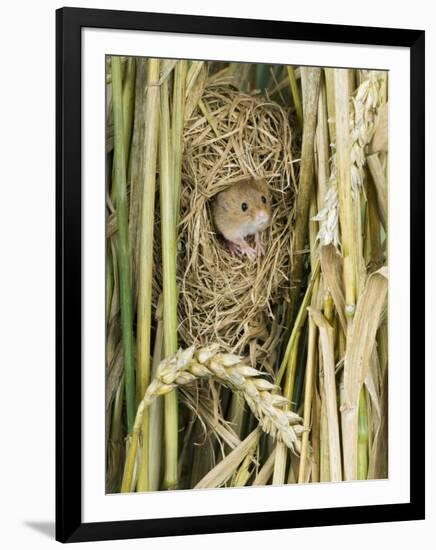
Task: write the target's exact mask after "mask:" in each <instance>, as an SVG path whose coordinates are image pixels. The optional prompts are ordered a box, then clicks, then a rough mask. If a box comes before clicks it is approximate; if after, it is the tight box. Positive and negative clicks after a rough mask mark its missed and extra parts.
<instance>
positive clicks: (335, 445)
mask: <svg viewBox="0 0 436 550" xmlns="http://www.w3.org/2000/svg"><path fill="white" fill-rule="evenodd" d="M308 309H309V315H310V316H311V318H312V319H313V320H314V322H315V323H316V325H317V326H318V329H319V336H320V343H321V350H322V355H323V364H324V384H325V394H326V407H327V425H328V439H329V460H330V478H331V481H342V466H341V445H340V439H339V421H338V403H337V397H336V378H335V360H334V332H333V328H332V327H331V325H330V323H329V322H328V321H327V320H326V318H325V317H324V315H323V314H322V313H321V312H320V311H319V310H317V309H315V308H313V307H309V308H308Z"/></svg>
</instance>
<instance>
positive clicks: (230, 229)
mask: <svg viewBox="0 0 436 550" xmlns="http://www.w3.org/2000/svg"><path fill="white" fill-rule="evenodd" d="M212 216H213V221H214V223H215V227H216V229H217V230H218V231H219V232H220V233H221V235H222V236H223V237H224V238H225V239H226V240H227V242H228V246H229V249H230V251H231V252H233V253H235V254H246V255H247V256H248V257H249V258H254V257H255V256H261V255H262V254H263V253H264V251H263V248H262V244H261V242H260V237H259V232H260V231H263V230H264V229H265V228H266V227H268V225H269V223H270V221H271V197H270V194H269V191H268V186H267V184H266V182H265V180H263V179H255V178H250V180H248V181H243V182H239V183H234V184H233V185H232V186H231V187H229V188H228V189H225V190H224V191H221V193H218V195H217V196H216V197H215V199H214V201H213V203H212ZM248 235H254V239H255V248H251V246H250V245H249V244H248V243H247V242H246V241H245V240H244V238H245V237H247V236H248Z"/></svg>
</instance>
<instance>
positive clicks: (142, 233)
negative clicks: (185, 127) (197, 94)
mask: <svg viewBox="0 0 436 550" xmlns="http://www.w3.org/2000/svg"><path fill="white" fill-rule="evenodd" d="M158 81H159V60H158V59H149V61H148V78H147V85H148V89H147V95H146V98H145V119H146V127H145V139H144V152H143V154H144V166H145V173H144V187H143V193H142V201H141V223H140V228H139V243H140V245H139V246H140V249H139V289H138V314H137V315H138V319H137V362H138V366H137V376H138V392H137V399H138V401H139V400H140V399H142V397H143V396H144V393H145V390H146V389H147V386H148V384H149V379H150V355H151V306H152V284H153V231H154V202H155V200H154V199H155V186H156V167H157V148H158V135H159V134H158V130H159V108H160V107H159V105H160V96H159V87H157V86H156V85H155V84H156V82H158ZM148 415H149V413H148V411H146V412H145V414H144V417H143V421H142V452H141V457H142V459H141V464H140V468H139V474H138V491H147V490H148V471H149V468H148V455H149V451H148V418H149V416H148Z"/></svg>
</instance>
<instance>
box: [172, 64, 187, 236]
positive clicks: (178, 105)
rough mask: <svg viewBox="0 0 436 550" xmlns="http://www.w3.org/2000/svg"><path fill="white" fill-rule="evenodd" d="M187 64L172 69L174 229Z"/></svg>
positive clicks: (178, 202) (177, 217) (176, 212)
mask: <svg viewBox="0 0 436 550" xmlns="http://www.w3.org/2000/svg"><path fill="white" fill-rule="evenodd" d="M186 73H187V62H186V61H178V62H177V65H176V66H175V69H174V90H173V117H172V145H173V174H172V175H173V182H174V214H175V227H177V223H178V220H179V205H180V192H181V185H182V156H183V126H184V122H185V100H186Z"/></svg>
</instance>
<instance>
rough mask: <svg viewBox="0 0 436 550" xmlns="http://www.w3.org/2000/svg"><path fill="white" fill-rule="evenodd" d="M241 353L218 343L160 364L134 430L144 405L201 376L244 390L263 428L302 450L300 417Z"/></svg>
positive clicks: (192, 349)
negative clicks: (233, 352) (223, 348)
mask: <svg viewBox="0 0 436 550" xmlns="http://www.w3.org/2000/svg"><path fill="white" fill-rule="evenodd" d="M245 361H246V360H245V359H244V358H242V357H239V356H238V355H233V354H230V353H222V352H221V350H220V347H219V345H217V344H212V345H210V346H206V347H203V348H199V349H198V350H196V349H195V347H194V346H191V347H189V348H187V349H185V350H183V349H179V350H178V351H177V353H175V354H174V355H172V356H170V357H167V358H166V359H164V360H163V361H161V363H160V364H159V366H158V368H157V371H156V376H155V378H154V380H153V381H152V382H151V384H150V385H149V386H148V388H147V391H146V393H145V395H144V398H143V400H142V401H141V403H140V404H139V407H138V411H137V415H136V419H135V428H136V429H135V428H134V432H135V433H138V431H139V429H140V425H141V417H142V415H143V412H144V409H145V407H147V406H148V405H149V404H150V403H151V402H152V401H153V399H155V398H156V397H157V396H159V395H165V394H166V393H168V392H170V391H171V390H173V389H174V388H176V387H177V386H184V385H186V384H190V383H193V382H195V381H196V380H198V379H200V378H213V379H215V380H217V381H218V382H220V383H221V384H223V385H225V386H226V387H228V388H230V389H231V390H232V391H238V392H241V393H242V395H243V396H244V398H245V401H246V402H247V404H248V406H249V407H250V409H251V411H252V412H253V414H254V415H255V417H256V418H257V419H258V420H259V424H260V426H261V428H262V430H263V431H264V432H266V433H268V434H269V435H271V436H272V437H274V438H276V439H277V440H278V441H283V443H285V445H286V446H287V447H289V449H290V450H291V451H293V452H294V453H297V452H299V450H300V441H299V439H298V438H299V436H300V435H301V433H302V432H303V431H304V430H303V427H302V425H301V418H300V417H299V416H298V415H297V414H295V413H293V412H292V411H289V410H286V407H287V405H288V404H289V403H288V400H287V399H285V398H284V397H283V396H282V395H280V394H279V393H278V388H277V386H275V385H274V384H272V383H271V382H268V380H265V379H264V378H262V377H261V373H260V372H259V371H258V370H256V369H254V368H252V367H250V366H249V365H247V364H246V362H245Z"/></svg>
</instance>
